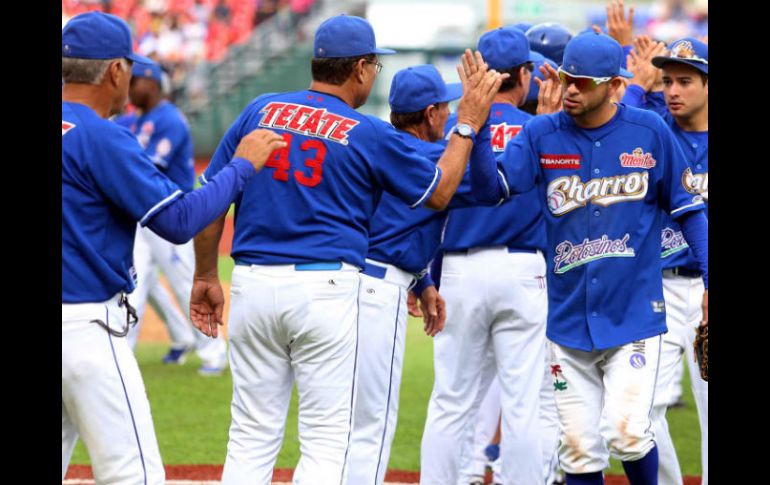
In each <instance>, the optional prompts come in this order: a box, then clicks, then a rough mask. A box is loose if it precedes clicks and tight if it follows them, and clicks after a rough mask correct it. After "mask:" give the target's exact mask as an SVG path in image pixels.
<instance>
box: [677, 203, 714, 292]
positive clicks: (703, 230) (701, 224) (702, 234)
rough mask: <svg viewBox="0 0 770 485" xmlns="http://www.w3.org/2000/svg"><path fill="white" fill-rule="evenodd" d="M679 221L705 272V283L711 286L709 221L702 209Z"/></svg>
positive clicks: (687, 214) (688, 214)
mask: <svg viewBox="0 0 770 485" xmlns="http://www.w3.org/2000/svg"><path fill="white" fill-rule="evenodd" d="M677 222H678V223H679V225H680V226H682V234H683V235H684V238H685V240H686V241H687V244H688V245H689V246H690V247H691V248H692V252H693V253H694V254H695V259H696V260H697V261H698V266H699V267H700V269H701V272H702V273H703V284H704V285H705V287H706V289H708V287H709V272H708V271H709V265H708V263H709V221H708V219H707V218H706V215H705V214H704V213H703V211H702V210H699V211H691V212H687V213H685V214H683V215H682V217H680V218H679V219H678V220H677Z"/></svg>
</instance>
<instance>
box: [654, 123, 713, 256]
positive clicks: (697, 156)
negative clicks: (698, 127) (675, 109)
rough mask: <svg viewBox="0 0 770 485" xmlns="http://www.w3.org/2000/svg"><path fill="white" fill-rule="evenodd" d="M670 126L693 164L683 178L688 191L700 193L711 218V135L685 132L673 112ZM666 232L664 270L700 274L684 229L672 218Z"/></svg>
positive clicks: (663, 238)
mask: <svg viewBox="0 0 770 485" xmlns="http://www.w3.org/2000/svg"><path fill="white" fill-rule="evenodd" d="M664 119H665V120H666V123H668V126H670V127H671V131H672V132H673V133H674V137H675V138H676V140H677V141H678V142H679V146H680V147H681V148H682V151H683V152H684V154H685V157H686V158H687V161H688V162H690V168H691V170H690V172H688V173H687V174H686V175H685V176H684V177H683V179H682V182H683V183H684V186H685V188H686V189H687V191H688V192H690V193H691V194H700V195H701V196H702V197H703V201H704V202H705V203H706V215H708V200H709V199H708V197H709V132H708V131H684V130H683V129H681V128H680V127H679V125H677V124H676V121H675V120H674V117H673V116H671V114H670V113H667V114H666V116H664ZM664 224H665V225H664V227H663V233H662V235H661V253H660V255H661V257H662V258H663V269H669V268H676V267H678V266H681V267H685V268H687V269H689V270H692V271H700V268H699V267H698V262H697V260H696V259H695V255H694V254H693V252H692V249H690V247H689V246H688V245H687V241H685V239H684V236H682V228H681V227H679V224H677V223H676V221H674V220H673V219H672V218H671V217H668V216H667V217H666V218H665V223H664Z"/></svg>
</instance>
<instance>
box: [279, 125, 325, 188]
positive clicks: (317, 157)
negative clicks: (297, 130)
mask: <svg viewBox="0 0 770 485" xmlns="http://www.w3.org/2000/svg"><path fill="white" fill-rule="evenodd" d="M293 137H294V135H292V134H291V133H283V139H284V141H285V142H286V147H285V148H281V149H279V150H275V151H274V152H273V153H271V154H270V157H268V159H267V162H265V166H266V167H270V168H274V169H275V172H273V178H274V179H275V180H280V181H282V182H288V181H289V169H290V168H291V163H290V162H289V150H291V140H292V138H293ZM299 149H300V151H301V152H302V153H303V154H305V153H306V154H307V156H310V155H313V156H312V158H305V162H304V163H305V167H307V168H309V169H311V172H310V175H309V176H308V174H307V172H306V171H305V170H295V171H294V178H295V179H296V180H297V182H299V183H300V184H301V185H304V186H306V187H315V186H316V185H318V184H320V183H321V177H322V176H323V163H324V159H325V158H326V145H324V144H323V142H322V141H321V140H315V139H312V138H310V139H307V140H305V141H303V142H302V144H301V145H300V146H299Z"/></svg>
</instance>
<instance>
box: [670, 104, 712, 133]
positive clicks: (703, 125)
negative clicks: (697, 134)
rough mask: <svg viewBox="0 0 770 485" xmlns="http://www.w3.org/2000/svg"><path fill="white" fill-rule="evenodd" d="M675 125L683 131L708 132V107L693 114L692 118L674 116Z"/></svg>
mask: <svg viewBox="0 0 770 485" xmlns="http://www.w3.org/2000/svg"><path fill="white" fill-rule="evenodd" d="M674 120H676V124H677V125H679V128H681V129H682V130H684V131H709V105H708V104H706V105H705V106H704V107H703V109H701V110H700V111H698V112H696V113H693V114H692V116H688V117H686V118H685V117H683V116H674Z"/></svg>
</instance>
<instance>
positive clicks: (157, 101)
mask: <svg viewBox="0 0 770 485" xmlns="http://www.w3.org/2000/svg"><path fill="white" fill-rule="evenodd" d="M161 73H162V71H161V68H160V65H158V64H156V63H153V64H151V65H149V66H145V65H140V64H136V65H135V66H134V69H133V72H132V74H133V76H132V78H131V85H130V88H129V99H130V101H131V103H132V104H133V105H134V106H135V107H136V108H137V110H138V112H137V113H134V114H133V115H131V116H130V117H129V119H128V120H125V121H123V120H116V122H123V123H126V122H129V123H128V124H129V129H130V130H131V132H132V133H134V134H135V135H136V137H137V139H138V140H139V144H140V145H142V147H143V148H144V150H145V151H146V152H147V154H148V155H149V156H150V158H151V159H152V161H153V163H155V166H156V167H157V168H158V170H160V171H161V172H163V173H165V174H166V175H167V176H168V177H169V178H170V179H171V180H172V181H174V182H175V183H176V184H177V185H178V186H179V187H180V188H181V189H182V190H184V191H185V192H189V191H191V190H193V187H194V182H195V171H194V168H193V146H192V139H191V137H190V129H189V127H188V125H187V121H186V120H185V119H184V115H182V113H181V112H180V111H179V110H178V109H177V108H176V107H175V106H174V105H173V104H171V103H170V102H168V101H166V100H164V99H163V95H162V92H161V80H162V76H161ZM134 264H135V267H136V271H137V282H136V290H135V291H134V292H133V293H132V294H131V301H132V303H133V304H134V308H136V314H137V318H138V319H139V323H138V324H137V325H136V326H134V327H132V329H131V330H130V331H129V334H128V339H129V343H130V344H131V346H132V347H135V346H136V340H137V337H138V335H139V328H140V326H141V322H142V317H143V316H144V308H145V304H146V302H147V298H148V296H153V295H154V296H155V298H153V301H154V303H155V305H156V306H158V307H160V314H161V315H163V316H164V317H165V318H164V321H165V322H166V325H167V327H168V331H169V335H170V336H171V341H172V346H171V349H170V351H169V353H168V355H166V356H165V357H164V358H163V361H164V362H165V363H169V364H170V363H183V362H184V357H185V353H186V352H187V351H189V350H191V349H192V348H193V346H194V347H195V348H196V350H197V353H198V355H199V356H200V357H201V360H202V361H203V362H202V365H201V368H200V369H199V373H200V374H202V375H218V374H221V373H222V370H223V369H224V366H225V362H226V359H227V349H226V344H225V342H224V339H223V338H222V337H217V338H215V339H211V338H209V337H206V336H205V335H203V334H202V333H201V332H198V331H197V330H196V331H193V327H192V324H191V322H190V320H189V317H188V316H187V315H186V313H187V312H189V308H190V302H189V300H190V291H191V290H192V279H193V269H194V267H195V253H194V251H193V243H192V241H188V242H186V243H185V244H182V245H174V244H171V243H169V242H168V241H166V240H165V239H163V238H160V237H158V236H157V235H156V234H154V233H153V232H152V231H150V230H149V229H146V228H139V229H137V235H136V244H135V246H134ZM159 269H162V270H163V274H164V275H166V278H167V279H168V281H169V283H170V285H171V288H172V289H173V291H174V295H175V297H176V299H177V301H178V302H179V304H180V306H181V307H182V308H183V309H184V311H185V314H183V313H182V312H181V311H180V310H179V308H178V307H177V306H176V305H175V304H174V303H173V301H172V299H171V298H170V295H168V292H167V290H166V288H165V287H164V286H163V285H161V284H160V279H159V275H158V270H159Z"/></svg>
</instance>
